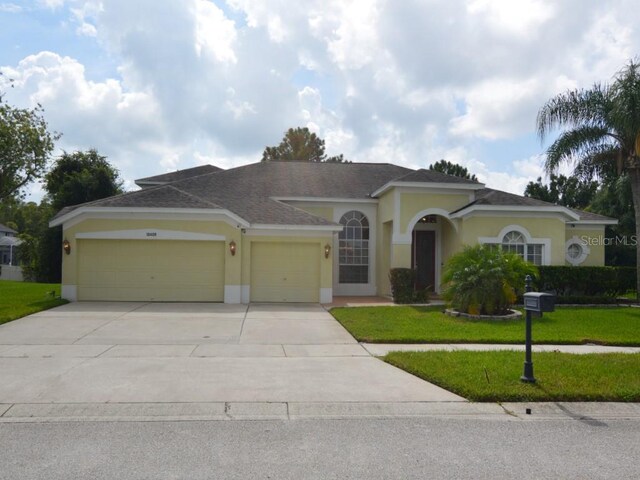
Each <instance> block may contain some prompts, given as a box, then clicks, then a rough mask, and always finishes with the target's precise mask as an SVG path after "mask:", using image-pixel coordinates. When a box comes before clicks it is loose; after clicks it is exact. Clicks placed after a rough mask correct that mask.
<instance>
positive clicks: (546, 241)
mask: <svg viewBox="0 0 640 480" xmlns="http://www.w3.org/2000/svg"><path fill="white" fill-rule="evenodd" d="M513 231H515V232H518V233H520V234H522V236H523V237H524V239H525V240H526V242H527V245H528V244H530V243H534V244H542V246H543V248H542V262H541V265H551V239H550V238H534V237H532V236H531V234H530V233H529V231H528V230H527V229H526V228H524V227H522V226H520V225H507V226H506V227H504V228H503V229H502V230H500V233H498V235H497V236H495V237H478V242H479V243H482V244H485V243H491V244H498V245H502V239H503V238H504V236H505V235H506V234H507V233H509V232H513Z"/></svg>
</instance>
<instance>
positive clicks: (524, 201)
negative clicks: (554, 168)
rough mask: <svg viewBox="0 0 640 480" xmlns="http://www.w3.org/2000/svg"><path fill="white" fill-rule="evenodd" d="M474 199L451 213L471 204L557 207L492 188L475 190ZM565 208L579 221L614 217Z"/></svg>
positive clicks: (599, 220)
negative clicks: (578, 218) (576, 216)
mask: <svg viewBox="0 0 640 480" xmlns="http://www.w3.org/2000/svg"><path fill="white" fill-rule="evenodd" d="M475 197H476V199H475V200H474V201H473V202H471V203H469V204H467V205H465V206H464V207H462V208H459V209H457V210H455V211H453V212H451V213H457V212H460V211H462V210H465V209H467V208H469V207H471V206H473V205H493V206H502V207H547V208H548V207H558V206H559V205H555V204H553V203H549V202H545V201H543V200H538V199H537V198H531V197H523V196H521V195H515V194H513V193H508V192H503V191H502V190H494V189H493V188H483V189H480V190H476V192H475ZM567 210H569V211H571V212H573V213H575V214H576V215H578V217H580V221H595V222H603V223H611V222H612V221H615V219H613V218H610V217H606V216H604V215H598V214H597V213H592V212H585V211H584V210H578V209H576V208H567Z"/></svg>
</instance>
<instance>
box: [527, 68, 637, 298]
mask: <svg viewBox="0 0 640 480" xmlns="http://www.w3.org/2000/svg"><path fill="white" fill-rule="evenodd" d="M537 128H538V134H539V136H540V138H541V139H542V140H544V139H545V138H546V137H547V136H548V135H549V134H550V133H551V132H553V131H554V129H556V128H560V129H562V132H561V133H560V135H559V136H558V138H557V139H556V140H555V141H554V142H553V143H552V144H551V146H549V148H548V149H547V160H546V164H545V168H546V170H547V172H548V173H552V172H555V171H556V170H557V168H558V166H559V165H560V164H561V163H563V162H568V163H573V164H574V165H575V168H574V173H575V174H576V175H578V176H580V177H582V178H583V179H591V178H593V177H594V176H599V175H602V173H603V172H604V171H606V170H607V169H609V170H610V169H612V168H615V169H616V171H617V172H618V173H622V172H626V173H627V175H628V176H629V180H630V182H631V193H632V199H633V205H634V211H635V220H636V234H638V233H639V232H638V227H639V226H640V63H638V62H637V61H635V60H631V61H629V63H628V64H627V65H625V67H624V68H623V69H622V70H620V71H619V72H618V73H617V74H616V76H615V77H614V80H613V82H612V83H611V84H610V85H609V84H595V85H594V86H593V87H592V88H591V89H589V90H584V89H582V90H569V91H567V92H565V93H561V94H559V95H557V96H555V97H553V98H552V99H550V100H549V101H548V102H547V103H546V104H545V105H544V106H543V107H542V108H541V109H540V111H539V112H538V118H537ZM636 258H637V259H639V260H640V243H638V245H637V246H636ZM639 264H640V262H639ZM636 288H637V292H638V295H639V296H638V299H639V300H640V271H638V275H637V284H636Z"/></svg>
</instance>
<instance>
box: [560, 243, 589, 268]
mask: <svg viewBox="0 0 640 480" xmlns="http://www.w3.org/2000/svg"><path fill="white" fill-rule="evenodd" d="M572 245H580V248H582V254H581V255H580V256H579V257H576V258H573V257H572V256H571V255H569V247H571V246H572ZM590 253H591V249H590V248H589V246H588V245H587V244H586V242H583V241H582V240H580V238H578V237H577V236H575V235H574V236H573V237H571V238H570V239H569V240H567V241H566V242H565V244H564V258H565V260H567V262H569V263H570V264H571V265H573V266H577V265H580V264H581V263H583V262H584V261H585V260H586V259H587V257H588V256H589V254H590Z"/></svg>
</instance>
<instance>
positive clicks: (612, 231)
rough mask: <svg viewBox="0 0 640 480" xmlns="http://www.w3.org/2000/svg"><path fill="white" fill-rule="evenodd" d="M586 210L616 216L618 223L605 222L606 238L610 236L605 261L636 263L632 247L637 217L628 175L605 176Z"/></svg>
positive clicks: (634, 264)
mask: <svg viewBox="0 0 640 480" xmlns="http://www.w3.org/2000/svg"><path fill="white" fill-rule="evenodd" d="M589 210H590V211H592V212H595V213H599V214H601V215H607V216H609V217H613V218H617V219H618V224H617V225H608V226H607V227H606V228H605V234H606V236H607V238H611V239H613V241H612V242H611V244H610V245H608V246H607V248H606V250H605V252H604V253H605V263H606V264H607V265H626V266H636V255H635V253H636V252H635V248H634V246H633V243H634V242H633V235H635V232H636V220H635V214H634V209H633V197H632V194H631V182H630V181H629V175H627V174H623V175H619V176H618V175H616V176H612V177H609V178H607V179H606V180H605V182H604V183H603V185H602V187H601V188H600V189H599V190H598V192H597V193H596V195H595V197H594V198H593V201H592V202H591V205H590V206H589Z"/></svg>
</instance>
